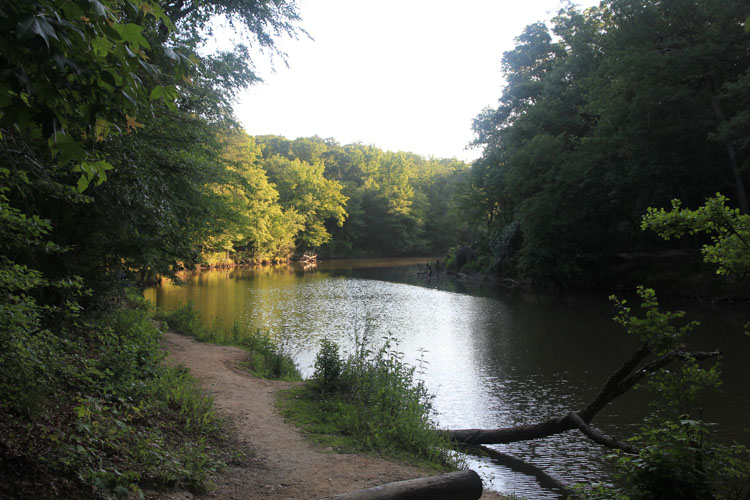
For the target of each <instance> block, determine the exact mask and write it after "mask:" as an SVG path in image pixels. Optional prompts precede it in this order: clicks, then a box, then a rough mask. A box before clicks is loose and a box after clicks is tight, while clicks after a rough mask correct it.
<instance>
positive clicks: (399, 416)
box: [278, 337, 463, 470]
mask: <svg viewBox="0 0 750 500" xmlns="http://www.w3.org/2000/svg"><path fill="white" fill-rule="evenodd" d="M355 340H356V341H355V349H354V352H353V353H352V354H351V355H350V356H349V357H347V358H346V359H342V358H341V356H340V354H339V348H338V346H337V345H336V344H335V343H333V342H331V341H329V340H323V341H322V342H321V349H320V351H319V352H318V355H317V358H316V363H315V374H314V376H313V379H312V380H310V381H308V382H307V383H306V384H304V385H300V386H298V387H294V388H292V389H289V390H286V391H282V392H281V393H280V397H279V401H278V404H279V407H280V409H281V411H282V413H283V414H284V416H285V417H286V418H287V419H289V420H290V421H292V422H293V423H295V424H296V425H298V426H300V427H301V428H302V429H303V431H304V432H306V433H307V434H308V435H309V436H310V437H311V438H312V439H313V440H315V441H317V442H319V443H321V444H323V445H325V446H330V447H333V448H335V449H337V450H338V451H343V452H362V451H365V452H374V453H377V454H380V455H384V456H390V457H394V458H398V459H401V460H405V461H408V462H411V463H416V464H418V465H423V466H424V465H427V466H429V467H432V468H435V469H440V470H447V469H454V468H458V467H463V463H462V461H461V460H460V458H459V455H458V454H457V453H455V452H453V451H452V450H451V447H450V443H449V442H448V441H447V438H445V437H443V436H441V435H440V434H439V433H437V432H435V431H436V428H435V423H434V421H433V420H432V414H433V408H432V400H433V396H432V395H430V394H429V392H428V391H427V389H426V387H425V385H424V382H423V381H422V380H419V379H418V378H417V377H416V373H415V372H416V368H415V367H413V366H410V365H408V364H406V363H405V362H404V360H403V354H402V353H401V352H398V351H397V349H396V348H395V341H394V339H388V340H386V341H385V342H384V343H383V345H382V346H380V347H377V348H373V347H372V346H371V345H370V341H369V340H368V339H367V338H366V337H365V338H358V339H355Z"/></svg>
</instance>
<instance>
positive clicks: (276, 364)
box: [159, 302, 302, 381]
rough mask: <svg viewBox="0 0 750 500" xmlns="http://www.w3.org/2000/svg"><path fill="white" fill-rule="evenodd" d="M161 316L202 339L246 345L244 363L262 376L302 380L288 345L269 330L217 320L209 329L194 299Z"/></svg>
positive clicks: (172, 326)
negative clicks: (228, 326) (274, 336)
mask: <svg viewBox="0 0 750 500" xmlns="http://www.w3.org/2000/svg"><path fill="white" fill-rule="evenodd" d="M159 317H160V318H161V319H164V320H166V322H167V324H168V326H169V328H171V329H173V330H175V331H177V332H180V333H183V334H185V335H191V336H193V337H195V338H197V339H198V340H200V341H202V342H212V343H215V344H221V345H233V346H237V347H241V348H243V349H244V350H245V351H247V353H248V356H247V359H246V360H245V361H244V362H243V363H242V366H243V367H244V368H246V369H248V370H249V371H250V372H251V373H253V374H254V375H257V376H258V377H263V378H268V379H274V380H286V381H296V380H302V376H301V375H300V373H299V370H298V369H297V366H296V365H295V364H294V360H293V359H292V355H291V354H290V353H289V352H288V351H287V348H286V346H285V345H284V344H283V343H281V342H278V341H276V340H275V339H274V338H273V337H272V336H271V334H270V333H269V332H263V331H261V330H255V331H250V330H248V329H247V328H244V327H242V326H240V325H239V324H238V323H234V324H233V325H232V327H231V328H229V329H227V328H224V327H223V326H222V325H221V322H220V321H217V320H215V321H214V323H213V325H212V326H211V328H206V327H204V326H203V324H202V323H201V320H200V316H199V315H198V311H196V309H195V307H194V306H193V303H192V302H187V303H186V304H185V305H183V306H182V307H180V308H178V309H175V310H174V311H170V312H164V311H160V312H159Z"/></svg>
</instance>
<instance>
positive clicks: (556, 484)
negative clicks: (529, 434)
mask: <svg viewBox="0 0 750 500" xmlns="http://www.w3.org/2000/svg"><path fill="white" fill-rule="evenodd" d="M460 450H461V451H463V452H465V453H469V454H471V455H474V456H476V457H480V458H489V459H490V460H492V461H493V462H494V463H495V464H498V465H502V466H504V467H508V468H510V469H512V470H514V471H517V472H521V473H522V474H526V475H527V476H532V477H533V478H534V479H535V480H536V481H537V482H538V483H539V486H540V487H542V489H545V490H552V491H557V492H558V493H560V495H561V496H562V498H567V497H568V496H570V495H572V494H573V490H572V488H570V486H568V485H567V484H565V483H563V482H562V481H560V480H559V479H557V478H556V477H555V476H553V475H550V474H549V473H548V472H546V471H545V470H544V469H542V468H541V467H539V466H537V465H534V464H532V463H530V462H526V461H524V460H521V459H520V458H518V457H514V456H513V455H510V454H508V453H503V452H502V451H498V450H495V449H493V448H489V447H487V446H482V445H475V446H462V447H461V448H460Z"/></svg>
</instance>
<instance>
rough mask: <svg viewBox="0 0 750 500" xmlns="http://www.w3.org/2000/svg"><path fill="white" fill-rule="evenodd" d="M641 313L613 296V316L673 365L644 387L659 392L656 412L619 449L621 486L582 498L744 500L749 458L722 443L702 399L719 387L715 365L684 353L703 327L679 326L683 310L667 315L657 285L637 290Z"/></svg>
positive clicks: (585, 493) (748, 489) (591, 490)
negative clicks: (627, 448)
mask: <svg viewBox="0 0 750 500" xmlns="http://www.w3.org/2000/svg"><path fill="white" fill-rule="evenodd" d="M638 295H639V297H640V299H641V306H640V307H641V309H642V311H643V315H642V316H638V315H636V314H634V313H633V312H632V310H631V308H630V307H629V306H628V305H627V302H626V301H625V300H621V299H617V298H616V297H614V296H613V297H612V300H613V301H614V303H615V305H616V306H617V308H618V314H617V316H616V317H615V321H616V322H617V323H619V324H620V325H622V326H623V327H624V328H625V329H626V330H627V332H628V333H629V334H631V335H635V336H638V337H639V338H640V340H641V341H642V342H644V343H645V344H646V345H648V346H649V347H650V348H652V349H653V351H654V352H655V354H657V355H658V356H662V357H663V356H671V357H672V358H673V363H672V364H671V365H670V368H669V369H668V370H659V371H657V372H655V373H653V374H652V375H651V376H649V377H648V378H647V379H646V381H645V383H644V385H645V387H646V388H647V389H648V390H649V391H651V392H653V393H654V394H655V396H656V398H655V399H654V401H653V402H652V404H651V409H652V413H651V415H649V416H648V417H647V418H646V419H645V420H644V422H643V424H642V425H641V427H640V430H639V431H638V432H637V433H636V435H635V436H633V437H632V438H631V439H630V441H631V443H632V444H633V445H634V446H636V448H637V450H638V452H637V453H636V454H627V453H622V452H621V453H619V454H616V455H614V456H613V457H612V458H613V459H614V460H615V462H616V465H617V469H616V470H617V473H616V479H617V481H618V483H619V485H618V486H619V487H618V489H613V488H612V487H606V486H602V485H598V486H596V487H592V488H588V489H586V490H585V491H582V492H581V493H580V497H581V498H623V499H631V500H660V499H665V498H669V499H675V500H683V499H684V500H688V499H690V500H699V499H700V500H708V499H734V500H740V499H743V498H746V496H745V495H747V494H750V456H748V450H747V449H746V448H745V447H743V446H741V445H738V444H729V445H727V444H724V443H722V442H720V441H719V439H718V438H717V435H716V429H715V426H714V425H713V424H711V423H709V422H706V421H705V420H704V412H705V410H706V408H705V407H704V405H705V401H706V399H705V396H706V394H707V393H710V392H712V391H716V390H717V389H718V388H719V386H720V384H721V380H720V376H719V368H718V365H717V364H714V365H712V366H710V367H707V368H706V367H704V366H703V365H702V364H700V363H698V362H697V361H696V359H695V358H694V357H691V356H689V355H684V354H683V351H682V349H683V346H684V342H685V338H686V336H687V335H688V334H689V333H690V332H691V331H692V330H693V329H694V328H695V327H696V326H697V325H698V324H697V323H696V322H687V323H685V324H683V325H681V326H678V325H676V324H675V322H676V321H680V320H682V319H683V318H684V313H683V312H681V311H677V312H669V311H667V312H663V311H661V310H660V308H659V302H658V300H657V298H656V294H655V292H654V291H653V290H652V289H647V288H644V287H639V289H638Z"/></svg>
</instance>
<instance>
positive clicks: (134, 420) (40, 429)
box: [0, 301, 222, 498]
mask: <svg viewBox="0 0 750 500" xmlns="http://www.w3.org/2000/svg"><path fill="white" fill-rule="evenodd" d="M134 305H135V307H132V308H128V309H120V310H116V311H114V312H111V313H107V314H103V315H100V316H98V317H92V316H91V315H89V316H87V317H85V318H83V317H81V318H80V319H78V320H77V321H76V322H75V323H74V324H73V325H72V326H75V329H73V328H71V325H67V326H68V327H67V328H66V327H60V328H58V329H57V331H54V330H51V329H50V330H46V333H45V334H44V336H42V337H40V338H43V339H44V341H45V342H44V344H40V345H43V346H46V348H45V349H39V348H37V347H34V352H35V356H36V358H35V359H36V361H35V363H36V364H37V366H38V368H37V370H39V371H38V374H36V375H33V378H32V379H31V380H29V381H27V383H28V385H29V386H34V387H36V389H35V391H34V392H33V394H29V395H27V396H26V400H27V403H26V406H27V407H29V405H30V404H31V403H30V401H31V400H32V399H33V400H34V411H33V412H29V411H24V412H16V411H13V410H12V409H11V408H12V406H11V405H9V404H8V401H19V400H17V399H16V398H15V397H14V399H8V396H9V394H8V393H2V394H1V395H0V398H2V399H0V416H1V417H2V418H0V449H3V450H15V451H13V454H11V455H9V456H11V457H13V456H15V458H14V460H20V461H21V462H22V463H24V464H26V466H25V467H24V468H23V471H22V472H21V473H19V474H14V475H12V476H11V477H12V479H13V480H15V481H16V483H14V484H12V485H10V488H11V490H15V491H17V492H18V496H19V497H28V498H34V497H36V496H38V495H37V493H38V492H40V491H41V492H44V491H47V492H49V491H58V493H59V494H60V496H63V497H70V498H79V497H90V496H103V497H113V496H116V497H124V496H127V495H131V496H141V495H142V490H143V488H149V489H161V488H165V487H171V486H174V485H175V484H177V483H180V484H182V485H184V486H187V487H189V488H191V489H193V490H196V491H201V490H204V489H205V488H206V485H207V483H208V479H209V475H210V474H211V473H212V472H214V471H216V470H218V469H219V468H221V467H222V462H221V460H220V455H221V453H222V452H221V449H220V448H221V447H220V446H219V445H220V444H221V443H222V437H221V432H220V425H219V422H218V420H217V419H216V417H215V415H214V411H213V408H212V403H211V400H210V399H208V398H206V397H205V396H203V395H202V394H201V392H200V389H199V387H198V385H197V384H196V383H195V382H194V381H193V380H192V379H191V378H190V377H189V375H188V374H187V373H186V371H185V370H181V369H178V368H170V367H167V366H166V365H164V364H163V363H162V361H163V358H164V354H163V352H162V350H161V348H160V346H159V341H160V338H161V333H160V332H159V331H158V329H157V328H156V327H155V326H154V324H153V322H152V320H151V318H150V316H149V314H148V310H147V308H146V307H145V305H144V304H143V303H138V302H137V301H136V303H135V304H134ZM26 373H27V375H28V374H33V372H26ZM4 380H6V381H7V379H4ZM14 407H16V408H17V407H18V406H16V405H14ZM6 458H7V456H6V455H5V454H0V467H3V468H4V467H7V464H5V463H4V460H5V459H6ZM5 479H6V480H8V479H9V477H6V478H5Z"/></svg>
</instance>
